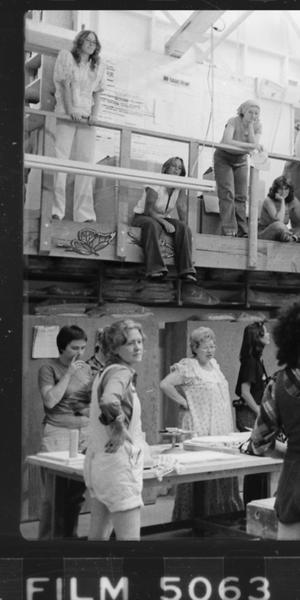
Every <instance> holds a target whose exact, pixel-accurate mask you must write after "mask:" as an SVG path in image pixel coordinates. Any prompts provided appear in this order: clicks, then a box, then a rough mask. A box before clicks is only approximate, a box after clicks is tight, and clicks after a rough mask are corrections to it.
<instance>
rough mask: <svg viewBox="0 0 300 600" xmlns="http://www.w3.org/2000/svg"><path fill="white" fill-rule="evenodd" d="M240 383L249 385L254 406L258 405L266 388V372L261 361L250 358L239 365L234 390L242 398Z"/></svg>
mask: <svg viewBox="0 0 300 600" xmlns="http://www.w3.org/2000/svg"><path fill="white" fill-rule="evenodd" d="M242 383H249V384H250V392H251V395H252V396H253V398H254V400H255V402H256V404H260V403H261V399H262V396H263V393H264V389H265V387H266V372H265V368H264V364H263V361H262V360H260V359H259V358H255V357H254V356H250V357H249V358H248V360H247V361H243V362H242V363H241V366H240V371H239V375H238V380H237V384H236V388H235V392H236V394H237V395H238V396H239V397H242V392H241V387H242Z"/></svg>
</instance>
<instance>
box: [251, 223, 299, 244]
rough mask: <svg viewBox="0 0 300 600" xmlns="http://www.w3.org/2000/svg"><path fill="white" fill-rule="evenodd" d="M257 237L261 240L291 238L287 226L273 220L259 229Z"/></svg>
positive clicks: (283, 240) (289, 239)
mask: <svg viewBox="0 0 300 600" xmlns="http://www.w3.org/2000/svg"><path fill="white" fill-rule="evenodd" d="M258 237H259V239H261V240H275V241H278V242H289V241H291V240H292V236H291V234H290V233H289V230H288V228H287V226H286V225H285V224H284V223H282V222H281V221H274V223H271V224H270V225H268V227H266V228H265V229H263V230H262V231H259V233H258Z"/></svg>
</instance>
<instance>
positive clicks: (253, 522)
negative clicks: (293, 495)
mask: <svg viewBox="0 0 300 600" xmlns="http://www.w3.org/2000/svg"><path fill="white" fill-rule="evenodd" d="M274 504H275V497H272V498H261V499H259V500H252V502H248V504H247V507H246V517H247V525H246V527H247V533H249V534H250V535H254V536H258V537H261V538H263V539H267V540H276V539H277V528H278V520H277V516H276V513H275V510H274Z"/></svg>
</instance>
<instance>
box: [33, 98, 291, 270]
mask: <svg viewBox="0 0 300 600" xmlns="http://www.w3.org/2000/svg"><path fill="white" fill-rule="evenodd" d="M25 114H26V115H28V117H29V118H30V115H35V116H37V115H39V117H44V120H45V123H44V128H45V138H46V139H45V143H44V148H47V150H48V154H47V155H45V154H44V155H41V154H28V153H25V155H24V166H25V167H26V168H34V169H41V170H42V171H43V172H45V173H47V172H52V173H53V172H58V171H60V172H65V173H73V174H81V175H87V176H91V177H101V178H107V179H114V180H118V181H119V180H120V181H130V182H132V183H138V184H145V183H147V184H149V185H150V184H152V185H166V184H168V185H170V186H172V185H173V186H174V187H178V188H184V189H187V190H189V203H188V224H189V225H190V227H191V230H192V233H193V235H195V234H196V233H198V232H197V221H198V219H197V218H195V217H196V214H197V212H198V211H197V205H198V203H199V200H198V197H197V196H198V194H199V192H200V191H205V190H206V191H208V190H210V191H212V190H214V189H215V182H214V181H210V180H207V179H203V178H199V177H193V176H192V175H193V171H194V169H195V166H196V165H197V164H198V153H199V148H200V147H208V148H212V149H215V148H221V149H223V150H227V151H232V150H236V148H235V147H234V146H230V145H227V144H219V143H214V142H212V141H209V140H201V139H196V138H192V139H191V138H185V137H183V136H177V135H172V134H168V133H163V132H157V131H152V130H146V129H141V128H138V127H128V126H122V125H119V124H117V125H115V124H113V123H108V122H103V121H100V120H99V121H97V122H96V126H97V127H100V128H104V129H110V130H115V131H118V132H119V133H120V166H109V165H104V164H99V163H97V164H90V163H86V162H81V161H76V160H62V159H57V158H55V157H54V156H53V154H54V146H53V141H54V135H55V124H56V119H57V118H60V119H64V120H66V121H70V120H71V119H70V117H68V116H66V115H59V114H58V113H54V112H48V111H42V110H37V109H30V108H26V109H25ZM88 126H89V125H88V124H87V127H88ZM37 127H39V128H40V127H41V125H40V123H38V124H37ZM133 134H139V135H141V136H149V137H151V138H158V139H165V140H170V141H172V140H173V141H176V142H182V143H185V144H187V145H188V148H189V160H188V163H189V174H188V176H186V177H184V178H182V177H180V176H176V175H166V174H161V173H157V172H151V171H144V170H140V169H132V168H130V160H131V158H130V151H131V139H132V135H133ZM47 137H48V141H47ZM49 140H50V141H49ZM51 148H52V151H51ZM49 149H50V151H49ZM51 154H52V155H51ZM269 158H271V159H278V160H282V161H289V162H300V160H299V158H296V157H294V156H289V155H285V154H278V153H270V154H269ZM258 181H259V171H258V169H257V168H255V167H253V166H251V168H250V194H249V196H250V198H249V237H248V267H249V268H255V267H256V265H257V244H258V241H257V221H258V193H257V189H258ZM41 193H42V184H41ZM48 198H49V195H48ZM119 200H120V201H121V202H123V203H124V202H125V203H126V200H127V199H126V192H125V197H122V198H119Z"/></svg>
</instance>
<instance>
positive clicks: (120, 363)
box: [84, 319, 144, 540]
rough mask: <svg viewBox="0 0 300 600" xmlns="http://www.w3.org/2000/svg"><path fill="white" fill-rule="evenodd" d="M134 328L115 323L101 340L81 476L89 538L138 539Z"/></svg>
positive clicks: (139, 451) (139, 450)
mask: <svg viewBox="0 0 300 600" xmlns="http://www.w3.org/2000/svg"><path fill="white" fill-rule="evenodd" d="M143 345H144V334H143V331H142V327H141V325H140V324H139V323H136V322H135V321H131V320H129V319H125V320H119V321H115V322H114V323H112V325H110V326H108V327H105V328H104V330H103V333H102V337H101V346H102V353H103V355H104V356H105V360H106V362H105V368H104V370H103V371H102V373H101V374H100V373H99V374H98V375H96V377H95V379H94V383H93V388H92V401H91V410H90V438H89V444H88V449H87V454H86V459H85V464H84V477H85V482H86V485H87V488H88V489H89V492H90V496H91V521H90V529H89V539H91V540H92V539H93V540H95V539H98V540H99V539H100V540H108V539H109V537H110V535H111V533H112V530H113V529H114V532H115V535H116V538H117V539H118V540H138V539H139V537H140V509H141V506H142V505H143V501H142V495H141V494H142V486H143V447H144V434H143V432H142V427H141V407H140V401H139V398H138V396H137V393H136V389H135V382H136V373H135V370H134V366H135V365H136V364H138V363H140V362H141V360H142V358H143Z"/></svg>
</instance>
